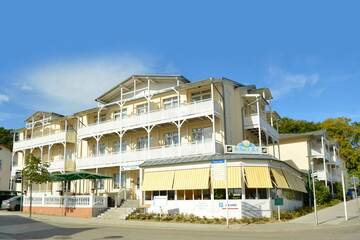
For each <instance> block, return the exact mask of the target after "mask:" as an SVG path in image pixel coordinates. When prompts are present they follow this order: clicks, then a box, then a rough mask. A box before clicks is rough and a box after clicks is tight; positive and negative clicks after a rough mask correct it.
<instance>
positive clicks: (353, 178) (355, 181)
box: [351, 176, 359, 183]
mask: <svg viewBox="0 0 360 240" xmlns="http://www.w3.org/2000/svg"><path fill="white" fill-rule="evenodd" d="M351 181H352V182H353V183H359V178H358V177H355V176H352V177H351Z"/></svg>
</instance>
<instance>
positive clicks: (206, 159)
mask: <svg viewBox="0 0 360 240" xmlns="http://www.w3.org/2000/svg"><path fill="white" fill-rule="evenodd" d="M225 158H226V159H227V160H269V161H278V162H281V163H285V164H286V165H288V166H289V167H291V168H293V169H294V170H296V171H298V172H300V173H304V172H303V171H301V170H300V169H298V168H297V167H296V166H294V165H292V164H290V163H289V162H286V161H280V160H279V159H276V158H274V157H273V156H271V155H268V154H259V155H257V154H226V155H224V154H215V155H198V156H192V157H178V158H171V159H156V160H150V161H145V162H144V163H142V164H141V165H140V167H154V166H162V165H172V164H182V163H199V162H209V161H212V160H218V159H225Z"/></svg>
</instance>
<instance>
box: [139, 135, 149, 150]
mask: <svg viewBox="0 0 360 240" xmlns="http://www.w3.org/2000/svg"><path fill="white" fill-rule="evenodd" d="M147 146H148V137H147V136H146V137H140V138H138V139H137V143H136V148H137V149H145V148H147Z"/></svg>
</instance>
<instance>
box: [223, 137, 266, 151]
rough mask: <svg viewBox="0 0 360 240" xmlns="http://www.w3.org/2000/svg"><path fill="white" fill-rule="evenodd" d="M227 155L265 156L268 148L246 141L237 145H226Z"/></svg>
mask: <svg viewBox="0 0 360 240" xmlns="http://www.w3.org/2000/svg"><path fill="white" fill-rule="evenodd" d="M225 153H235V154H236V153H237V154H265V153H267V148H262V147H258V146H255V144H253V143H251V142H249V141H247V140H245V141H242V142H241V143H239V144H237V145H226V146H225Z"/></svg>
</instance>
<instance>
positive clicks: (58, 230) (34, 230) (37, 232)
mask: <svg viewBox="0 0 360 240" xmlns="http://www.w3.org/2000/svg"><path fill="white" fill-rule="evenodd" d="M91 229H93V228H64V227H58V226H54V225H51V224H47V223H43V222H39V221H36V220H33V219H30V218H26V217H22V216H14V215H9V216H0V239H48V238H54V239H71V238H72V237H71V236H72V235H74V234H77V233H80V232H84V231H88V230H91Z"/></svg>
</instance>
